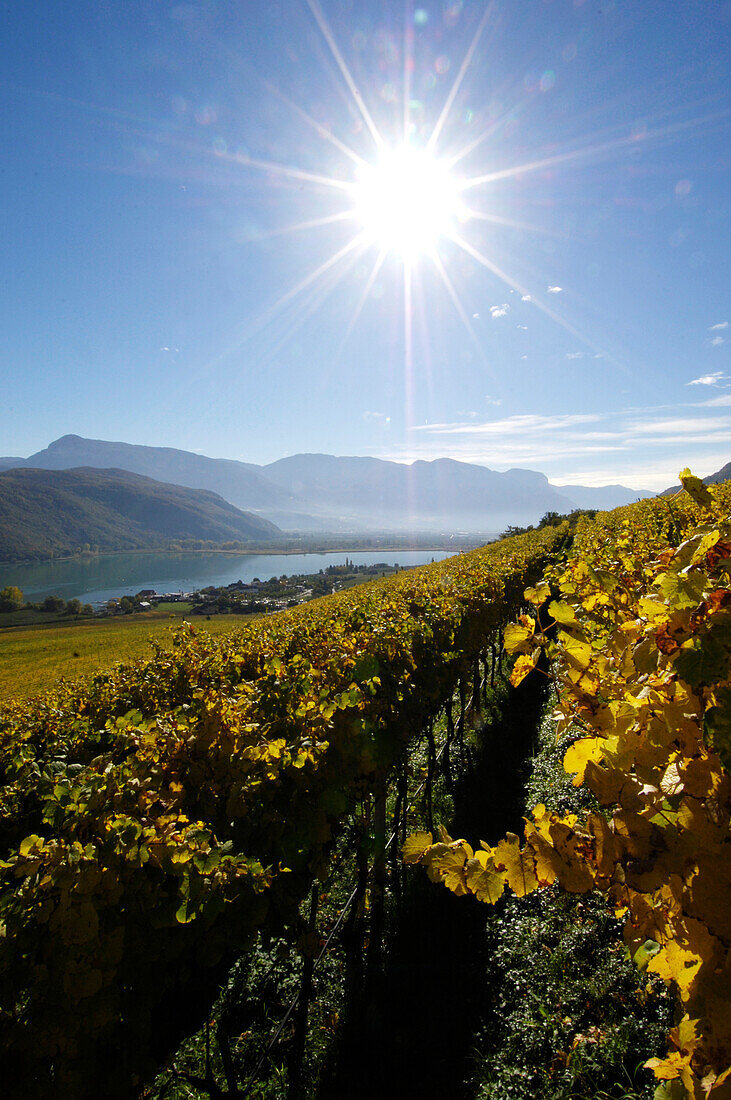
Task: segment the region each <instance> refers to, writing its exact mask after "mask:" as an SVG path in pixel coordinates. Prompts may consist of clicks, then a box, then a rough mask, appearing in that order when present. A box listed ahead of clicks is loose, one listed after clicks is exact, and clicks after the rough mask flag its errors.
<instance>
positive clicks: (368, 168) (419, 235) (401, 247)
mask: <svg viewBox="0 0 731 1100" xmlns="http://www.w3.org/2000/svg"><path fill="white" fill-rule="evenodd" d="M353 197H354V204H355V216H356V218H357V219H358V220H359V222H360V223H361V226H362V228H363V234H364V237H365V240H366V241H367V243H368V244H371V245H375V247H377V248H378V249H380V250H381V251H382V252H390V251H394V252H398V253H399V254H400V255H401V256H402V257H403V258H404V259H407V260H414V259H416V258H417V257H419V256H422V255H426V254H429V253H431V252H433V250H434V248H435V246H436V245H437V243H438V241H439V240H440V238H442V237H448V236H451V235H452V234H453V233H454V232H455V231H456V229H457V227H458V224H459V222H460V221H461V220H464V216H465V215H464V210H463V206H462V202H461V198H460V186H459V182H458V181H457V179H456V178H455V177H454V176H453V175H451V174H450V172H449V170H448V168H447V166H446V165H445V164H444V163H443V162H441V161H439V160H437V159H436V158H435V157H433V156H432V155H431V153H429V152H428V151H427V150H422V149H411V148H409V147H408V146H401V147H400V148H398V149H392V150H385V149H384V150H382V151H381V153H380V156H379V159H378V161H377V163H375V164H362V165H359V166H358V169H357V174H356V183H355V188H354V196H353Z"/></svg>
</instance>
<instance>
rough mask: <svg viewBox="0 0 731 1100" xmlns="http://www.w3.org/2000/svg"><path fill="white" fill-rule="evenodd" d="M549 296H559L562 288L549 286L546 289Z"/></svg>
mask: <svg viewBox="0 0 731 1100" xmlns="http://www.w3.org/2000/svg"><path fill="white" fill-rule="evenodd" d="M546 289H547V290H548V293H549V294H560V293H561V291H562V290H563V287H562V286H549V287H547V288H546Z"/></svg>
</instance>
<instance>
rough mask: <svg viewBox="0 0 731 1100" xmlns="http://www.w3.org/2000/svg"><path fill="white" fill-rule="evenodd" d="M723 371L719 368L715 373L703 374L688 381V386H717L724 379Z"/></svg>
mask: <svg viewBox="0 0 731 1100" xmlns="http://www.w3.org/2000/svg"><path fill="white" fill-rule="evenodd" d="M723 377H724V375H723V371H722V370H717V371H714V372H713V374H702V375H701V376H700V378H694V379H693V381H692V382H686V383H685V384H686V386H717V385H718V383H719V382H722V381H723Z"/></svg>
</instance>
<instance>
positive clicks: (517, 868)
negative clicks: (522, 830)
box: [493, 833, 538, 898]
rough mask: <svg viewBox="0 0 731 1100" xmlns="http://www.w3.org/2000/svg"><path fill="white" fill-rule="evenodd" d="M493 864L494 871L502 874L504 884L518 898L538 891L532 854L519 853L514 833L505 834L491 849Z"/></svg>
mask: <svg viewBox="0 0 731 1100" xmlns="http://www.w3.org/2000/svg"><path fill="white" fill-rule="evenodd" d="M493 863H494V866H495V869H496V870H498V871H502V872H504V878H505V882H506V884H507V885H508V886H509V887H510V889H511V890H512V891H513V893H514V894H517V896H518V897H519V898H522V897H525V895H526V894H530V893H531V892H532V891H533V890H537V889H538V877H537V875H536V868H535V860H534V858H533V853H532V852H530V851H525V852H522V851H521V849H520V840H519V839H518V837H517V836H516V835H515V833H506V835H505V837H504V838H503V839H502V840H501V841H500V843H499V844H498V845H497V847H496V848H494V849H493Z"/></svg>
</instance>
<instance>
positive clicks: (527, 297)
mask: <svg viewBox="0 0 731 1100" xmlns="http://www.w3.org/2000/svg"><path fill="white" fill-rule="evenodd" d="M520 300H521V302H532V301H533V295H532V294H524V295H523V297H522V298H521V299H520Z"/></svg>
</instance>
